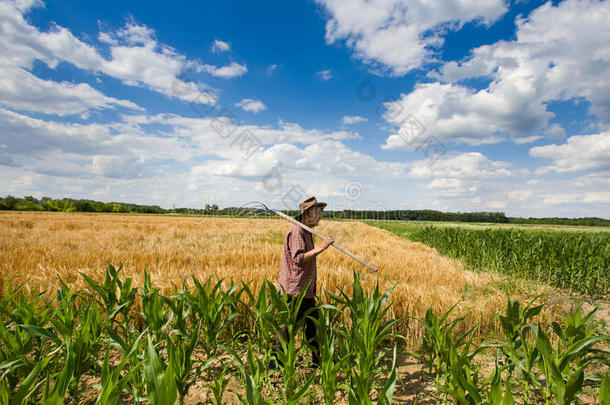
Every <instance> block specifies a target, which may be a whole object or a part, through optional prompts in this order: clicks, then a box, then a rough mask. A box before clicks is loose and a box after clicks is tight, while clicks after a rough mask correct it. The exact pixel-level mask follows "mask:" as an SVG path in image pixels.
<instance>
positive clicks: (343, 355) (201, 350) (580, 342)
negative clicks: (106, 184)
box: [0, 266, 610, 405]
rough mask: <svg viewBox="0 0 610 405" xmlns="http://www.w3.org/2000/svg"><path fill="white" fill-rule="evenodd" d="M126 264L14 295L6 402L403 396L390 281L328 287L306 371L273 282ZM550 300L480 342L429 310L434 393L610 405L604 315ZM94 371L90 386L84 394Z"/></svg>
mask: <svg viewBox="0 0 610 405" xmlns="http://www.w3.org/2000/svg"><path fill="white" fill-rule="evenodd" d="M120 271H121V269H120V268H119V269H115V268H114V267H112V266H109V267H108V268H107V270H106V273H105V278H104V279H103V280H101V281H98V280H95V279H93V278H91V277H89V276H87V275H85V274H83V275H82V276H83V277H84V278H85V280H86V282H87V284H88V287H87V288H86V289H83V290H77V291H73V290H71V289H70V288H69V287H68V286H67V285H66V284H64V283H62V282H61V281H60V287H59V288H58V289H57V291H55V296H54V297H50V296H49V294H48V293H47V292H41V293H39V294H35V295H32V294H28V293H26V292H25V291H24V288H22V287H20V288H17V289H15V290H12V291H9V292H7V293H4V295H3V298H2V300H1V301H0V404H11V405H12V404H31V403H42V404H45V405H47V404H63V403H65V402H66V401H67V400H68V399H69V401H70V403H72V404H76V403H83V404H93V403H95V404H118V403H124V402H129V403H149V404H163V405H171V404H176V403H183V402H184V400H185V398H186V397H187V395H188V394H189V392H192V391H193V387H194V386H195V385H196V384H197V383H199V384H198V385H199V387H200V386H201V384H202V383H203V384H205V387H206V391H205V392H206V393H207V394H206V398H205V400H206V403H212V404H222V403H225V401H226V398H227V390H228V389H229V388H228V387H231V389H230V391H233V392H234V394H235V395H236V396H237V397H238V398H239V399H240V401H241V402H242V403H243V404H271V403H283V404H297V403H302V402H303V401H308V402H309V403H321V402H324V403H325V404H333V403H335V402H336V401H337V399H339V398H344V397H347V399H348V401H349V404H350V405H352V404H360V405H368V404H372V403H373V401H375V402H376V403H378V404H388V405H389V404H391V403H392V401H393V397H394V392H395V389H396V387H397V383H398V382H399V377H398V372H397V349H398V344H399V343H400V341H401V338H402V337H401V336H400V335H398V334H395V333H394V330H395V329H396V325H397V324H398V323H399V322H402V321H403V320H401V319H392V318H390V317H389V316H388V314H389V309H390V306H391V303H390V294H391V291H392V289H391V288H390V289H389V290H387V291H385V292H381V291H380V290H379V286H378V285H377V286H376V287H375V288H374V289H373V290H371V291H368V292H367V291H365V290H364V289H363V287H362V285H361V283H360V279H359V276H358V275H356V274H354V280H353V284H352V285H351V286H349V291H350V292H349V293H347V292H346V291H344V290H339V293H338V294H332V293H326V294H325V297H324V300H323V301H324V304H320V305H318V307H317V310H318V311H319V316H318V317H317V319H315V322H316V323H317V326H318V327H317V337H316V338H317V341H318V342H319V357H320V364H319V367H317V368H315V367H310V368H303V366H304V365H307V362H306V361H305V360H303V358H302V355H301V350H304V349H305V348H306V346H307V342H304V341H303V342H302V343H301V344H298V342H299V341H301V340H299V339H297V335H298V334H299V333H300V332H299V330H300V329H301V326H302V325H301V323H302V322H303V321H302V320H301V321H297V313H298V310H299V307H300V304H301V300H302V298H303V297H302V296H300V297H298V299H296V300H293V301H288V300H287V298H286V296H285V295H283V294H281V292H280V291H278V290H277V289H276V287H274V285H273V284H272V283H270V282H266V283H264V284H263V285H262V286H261V288H259V289H258V290H252V289H251V288H250V285H248V284H244V283H240V284H235V283H228V282H226V281H223V280H217V281H215V282H214V281H212V280H211V279H208V280H206V281H204V282H200V281H199V280H197V279H195V278H194V279H193V286H192V287H190V288H187V286H186V285H185V284H183V285H182V286H181V287H180V288H178V287H176V288H175V289H174V292H173V294H171V295H169V296H166V295H162V294H161V293H160V291H159V289H157V288H155V286H154V285H153V283H152V282H151V279H150V277H149V276H148V274H146V273H145V281H144V285H143V286H142V287H138V288H136V287H134V286H133V283H132V279H131V278H125V279H123V278H121V274H120ZM321 298H322V297H321V296H320V297H318V302H322V301H321ZM540 309H541V306H535V307H534V306H532V305H531V303H530V305H528V306H526V307H525V308H524V309H520V306H519V304H518V303H516V302H513V301H509V303H508V306H507V311H506V314H505V315H500V321H501V324H502V329H503V331H504V335H505V336H504V339H497V340H493V341H487V342H485V343H484V344H483V345H481V346H480V347H478V348H475V347H474V345H473V343H472V336H473V331H470V332H469V333H466V334H464V335H463V336H455V335H454V327H455V325H456V324H457V323H459V322H460V321H461V320H460V319H450V314H451V311H449V312H447V313H445V314H444V315H442V316H439V315H438V314H437V313H435V312H434V311H432V310H429V311H428V312H427V313H426V316H425V318H424V319H421V320H420V322H421V324H422V325H423V328H424V338H423V340H422V346H421V350H420V351H419V352H418V353H417V355H418V356H420V357H421V359H422V361H423V362H424V363H425V364H427V365H428V368H429V374H430V379H431V380H433V381H435V382H436V385H437V387H438V392H437V394H436V397H435V399H436V400H437V401H442V400H447V398H448V397H450V398H451V399H452V400H453V401H454V402H455V403H460V404H511V403H513V402H512V401H513V397H518V398H523V399H524V400H525V402H526V403H527V401H528V399H532V400H533V401H534V402H535V403H540V402H545V403H561V404H567V403H570V402H571V401H572V400H573V399H574V398H576V397H577V395H578V394H579V392H580V391H581V390H582V388H583V386H585V385H593V386H595V385H600V389H599V401H600V403H601V404H604V405H608V404H609V401H610V379H609V378H608V377H605V379H604V380H603V382H601V378H597V379H596V378H595V377H594V376H591V375H589V374H587V372H588V371H587V370H589V369H590V368H591V365H592V364H594V365H598V364H599V365H602V366H603V364H606V365H608V363H610V357H609V355H608V353H607V352H605V351H603V350H602V349H601V347H603V344H605V343H604V342H608V340H610V337H609V336H607V335H602V334H599V333H598V331H597V330H596V329H595V327H594V326H593V325H594V323H593V322H592V318H593V313H594V312H592V313H590V314H587V315H586V316H583V315H582V314H581V312H580V310H578V311H574V312H572V313H571V314H569V315H568V316H567V317H566V319H565V321H564V322H563V323H561V324H560V323H552V324H551V325H541V324H536V323H533V322H532V320H533V318H535V317H536V316H537V314H538V313H539V312H540ZM278 340H279V342H278ZM551 342H557V344H556V345H555V347H554V346H552V345H551ZM600 344H601V345H600ZM484 350H487V351H488V352H489V351H495V356H494V358H495V364H496V366H495V371H494V373H493V374H492V375H490V376H484V374H483V373H481V372H480V365H477V364H476V363H475V362H474V358H475V356H477V355H478V354H479V353H480V352H482V351H484ZM272 364H275V367H277V368H278V369H277V370H276V371H279V374H278V373H277V372H276V371H274V370H272V369H271V365H272ZM596 370H597V371H598V372H599V370H600V369H599V368H597V369H596ZM602 370H603V368H602ZM602 372H603V371H602ZM513 375H514V377H513ZM85 381H87V382H88V385H89V388H88V389H84V390H83V384H84V383H85ZM92 381H93V383H92ZM231 381H233V382H234V383H233V384H230V382H231ZM502 387H504V389H503V388H502ZM514 387H516V388H517V389H514ZM198 389H199V390H201V388H198ZM199 394H200V395H201V392H200V393H199Z"/></svg>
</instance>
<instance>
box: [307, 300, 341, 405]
mask: <svg viewBox="0 0 610 405" xmlns="http://www.w3.org/2000/svg"><path fill="white" fill-rule="evenodd" d="M319 301H320V302H321V301H322V300H321V297H320V298H319ZM318 308H319V309H318V314H319V315H318V318H314V317H312V318H311V319H312V321H313V322H314V323H315V324H316V339H317V341H318V344H319V356H320V377H321V385H322V391H323V392H324V403H325V404H326V405H330V404H334V403H335V395H336V393H337V391H338V383H337V374H338V373H339V371H340V370H341V369H342V368H343V367H344V365H345V362H346V361H347V359H348V357H349V356H350V354H351V353H347V354H345V355H343V356H341V355H340V354H339V347H338V345H340V344H341V342H339V339H340V338H341V336H340V335H338V334H337V329H336V326H337V324H338V322H339V319H340V317H341V310H340V309H339V308H338V307H336V306H335V305H332V304H324V305H320V306H319V307H318Z"/></svg>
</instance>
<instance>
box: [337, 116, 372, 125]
mask: <svg viewBox="0 0 610 405" xmlns="http://www.w3.org/2000/svg"><path fill="white" fill-rule="evenodd" d="M364 121H368V119H367V118H364V117H361V116H359V115H345V116H344V117H343V123H344V124H345V125H352V124H356V123H358V122H364Z"/></svg>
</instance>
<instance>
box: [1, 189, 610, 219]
mask: <svg viewBox="0 0 610 405" xmlns="http://www.w3.org/2000/svg"><path fill="white" fill-rule="evenodd" d="M0 210H15V211H62V212H115V213H141V214H182V215H219V216H240V215H245V214H255V212H254V211H253V210H250V209H244V208H241V207H226V208H220V207H218V205H217V204H206V205H205V207H202V208H184V207H181V208H172V209H165V208H161V207H159V206H158V205H140V204H131V203H124V202H102V201H95V200H88V199H74V198H63V199H52V198H49V197H42V198H41V199H37V198H35V197H32V196H25V197H23V198H18V197H13V196H10V195H9V196H7V197H4V198H2V197H0ZM284 212H285V213H286V214H288V215H292V216H295V215H297V214H298V211H296V210H294V211H284ZM323 216H324V217H325V218H333V219H354V220H365V219H371V220H384V221H442V222H473V223H474V222H479V223H480V222H485V223H496V224H543V225H581V226H610V220H608V219H603V218H596V217H591V218H532V217H530V218H519V217H507V216H506V215H505V213H503V212H485V211H483V212H442V211H435V210H386V211H359V210H342V211H324V212H323Z"/></svg>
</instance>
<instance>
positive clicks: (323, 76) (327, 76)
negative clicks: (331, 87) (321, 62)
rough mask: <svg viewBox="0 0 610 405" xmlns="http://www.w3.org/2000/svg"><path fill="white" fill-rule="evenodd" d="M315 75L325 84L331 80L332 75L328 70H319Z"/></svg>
mask: <svg viewBox="0 0 610 405" xmlns="http://www.w3.org/2000/svg"><path fill="white" fill-rule="evenodd" d="M316 74H317V75H318V77H319V78H320V79H322V80H324V81H325V82H327V81H329V80H330V79H332V78H333V73H332V71H331V70H330V69H325V70H320V71H319V72H316Z"/></svg>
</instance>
